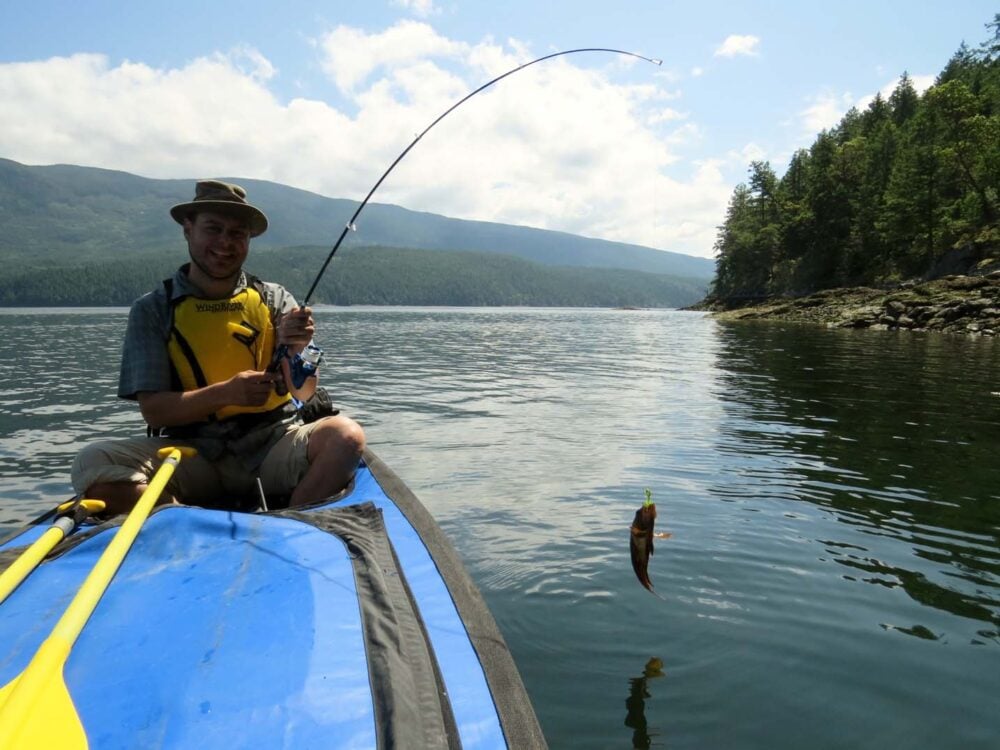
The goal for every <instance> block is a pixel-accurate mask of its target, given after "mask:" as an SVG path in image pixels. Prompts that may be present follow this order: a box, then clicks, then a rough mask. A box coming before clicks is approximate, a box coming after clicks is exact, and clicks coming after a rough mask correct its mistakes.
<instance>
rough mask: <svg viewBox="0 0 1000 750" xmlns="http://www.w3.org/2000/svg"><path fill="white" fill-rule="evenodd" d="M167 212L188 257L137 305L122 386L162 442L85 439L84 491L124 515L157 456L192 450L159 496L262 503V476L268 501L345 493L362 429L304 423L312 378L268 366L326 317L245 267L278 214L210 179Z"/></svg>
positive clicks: (345, 422) (343, 422)
mask: <svg viewBox="0 0 1000 750" xmlns="http://www.w3.org/2000/svg"><path fill="white" fill-rule="evenodd" d="M170 215H171V216H172V217H173V219H174V220H175V221H176V222H177V223H178V224H180V225H181V226H182V227H183V228H184V238H185V239H186V240H187V245H188V253H189V255H190V258H191V262H190V263H188V264H185V265H183V266H181V268H180V269H178V271H177V272H176V273H175V274H174V276H173V278H172V279H168V280H166V281H165V282H164V283H163V285H162V286H161V287H160V288H158V289H156V290H154V291H153V292H151V293H149V294H146V295H145V296H143V297H141V298H140V299H139V300H137V301H136V302H135V304H133V306H132V309H131V312H130V313H129V320H128V328H127V330H126V333H125V342H124V347H123V353H122V364H121V373H120V376H119V383H118V395H119V397H121V398H126V399H132V400H135V401H138V403H139V409H140V411H141V412H142V416H143V418H144V419H145V420H146V422H147V424H148V425H149V427H150V434H153V435H155V434H157V433H158V434H159V435H161V436H160V437H139V438H135V439H130V440H116V441H106V442H100V443H94V444H91V445H88V446H87V447H85V448H84V449H83V450H82V451H80V453H79V454H78V455H77V457H76V461H75V462H74V464H73V470H72V480H73V486H74V488H75V489H76V491H77V492H79V493H82V494H84V496H86V497H90V498H95V499H100V500H104V501H105V502H106V503H107V504H108V511H109V512H112V513H122V512H127V511H128V510H129V509H131V507H132V506H133V505H134V504H135V503H136V501H137V500H138V499H139V497H140V496H141V494H142V492H143V490H145V488H146V486H147V482H148V481H149V478H150V477H151V476H152V475H153V473H154V472H155V471H156V469H157V464H158V461H157V460H156V458H155V457H156V451H157V450H158V449H159V448H161V447H163V446H165V445H178V444H183V445H191V446H193V447H195V448H196V449H197V450H198V455H197V456H196V457H194V458H189V459H185V460H184V461H182V462H181V463H180V465H179V466H178V468H177V470H176V472H175V473H174V476H173V477H172V478H171V481H170V483H169V484H168V485H167V490H166V493H165V497H164V498H163V499H162V500H161V502H169V501H170V500H171V499H173V498H176V499H178V500H181V501H183V502H186V503H190V504H196V505H210V506H216V507H242V508H247V507H252V506H253V505H255V504H256V502H257V500H258V496H259V492H260V490H259V489H258V479H259V480H260V486H261V487H262V488H263V492H264V494H265V497H266V498H268V500H269V503H268V504H269V505H275V504H282V505H283V504H284V502H288V503H289V504H290V505H293V506H295V505H303V504H306V503H310V502H314V501H318V500H321V499H323V498H326V497H329V496H330V495H332V494H334V493H336V492H338V491H339V490H341V489H342V488H343V487H345V486H346V485H347V483H348V482H349V481H350V479H351V477H352V476H353V475H354V471H355V469H356V468H357V465H358V460H359V458H360V456H361V453H362V451H363V450H364V447H365V436H364V431H363V430H362V429H361V427H360V425H358V424H357V423H356V422H354V421H353V420H351V419H349V418H347V417H345V416H343V415H340V414H338V413H337V412H336V411H335V410H333V409H328V410H327V412H326V413H328V414H330V416H326V417H323V418H321V419H318V420H316V421H311V422H309V423H308V424H307V423H305V422H304V421H303V417H302V413H301V412H300V411H299V410H298V409H296V405H295V402H294V401H293V400H292V396H294V397H295V399H297V400H298V401H299V402H307V401H309V399H310V397H312V396H313V395H314V393H315V392H316V377H315V374H314V375H313V376H312V377H307V378H306V379H305V381H304V382H303V383H302V385H301V386H299V387H296V386H295V383H294V382H293V379H292V376H291V368H290V366H289V358H286V359H283V360H282V361H281V368H280V372H269V371H268V365H269V363H270V362H271V361H272V359H273V354H274V351H275V348H276V347H277V346H281V345H284V346H286V347H287V350H288V354H289V357H292V356H294V355H296V354H299V353H301V352H302V351H303V350H304V349H305V347H306V346H307V345H308V344H309V343H310V342H311V341H312V337H313V333H314V331H315V323H314V321H313V318H312V312H311V310H310V309H309V308H300V307H298V306H297V305H296V303H295V300H294V299H293V298H292V296H291V295H290V294H289V293H288V292H287V291H286V290H285V289H284V288H283V287H281V286H279V285H277V284H272V283H267V282H261V281H259V280H258V279H255V278H254V277H252V276H250V275H248V274H246V273H245V272H244V271H243V263H244V261H245V260H246V257H247V253H248V251H249V248H250V238H251V237H256V236H258V235H260V234H262V233H263V232H264V231H265V230H266V229H267V217H266V216H264V214H263V212H261V211H260V209H258V208H256V207H255V206H252V205H251V204H249V203H248V202H247V199H246V191H245V190H243V188H241V187H239V186H238V185H230V184H227V183H224V182H219V181H215V180H207V181H202V182H199V183H198V184H197V187H196V192H195V198H194V200H193V201H191V202H189V203H181V204H179V205H176V206H174V207H173V208H171V209H170ZM171 496H172V497H171ZM283 500H284V502H283Z"/></svg>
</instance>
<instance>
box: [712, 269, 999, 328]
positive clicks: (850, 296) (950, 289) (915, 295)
mask: <svg viewBox="0 0 1000 750" xmlns="http://www.w3.org/2000/svg"><path fill="white" fill-rule="evenodd" d="M694 309H701V310H707V311H709V312H711V313H712V315H713V317H715V318H717V319H719V320H767V319H776V320H790V321H800V322H807V323H816V324H821V325H826V326H827V327H831V328H870V329H874V330H898V329H905V330H910V331H939V332H941V333H952V334H963V335H971V336H997V335H1000V271H993V272H992V273H989V274H987V275H984V276H945V277H943V278H940V279H935V280H933V281H926V282H907V283H905V284H902V285H901V286H900V287H898V288H896V289H892V290H888V291H887V290H883V289H871V288H868V287H852V288H845V289H826V290H823V291H820V292H816V293H814V294H810V295H807V296H805V297H795V298H777V299H769V300H762V301H759V302H754V303H752V304H749V305H746V306H744V307H739V308H732V309H730V308H727V307H724V306H723V305H721V304H719V303H718V301H712V300H706V301H705V303H703V304H701V305H699V306H697V307H696V308H694Z"/></svg>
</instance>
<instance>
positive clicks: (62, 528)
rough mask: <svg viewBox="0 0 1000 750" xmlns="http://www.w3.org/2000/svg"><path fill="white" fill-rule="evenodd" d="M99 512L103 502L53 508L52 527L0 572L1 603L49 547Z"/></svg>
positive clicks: (70, 503) (64, 504) (78, 503)
mask: <svg viewBox="0 0 1000 750" xmlns="http://www.w3.org/2000/svg"><path fill="white" fill-rule="evenodd" d="M102 510H104V501H103V500H80V501H73V500H70V501H69V502H66V503H63V504H62V505H60V506H59V507H58V508H56V514H57V515H56V520H55V521H53V522H52V526H51V527H50V528H49V529H48V530H47V531H46V532H45V533H44V534H42V535H41V536H40V537H38V539H36V540H35V542H34V544H32V545H31V546H30V547H28V549H26V550H25V551H24V552H22V553H21V554H20V555H19V556H18V558H17V559H16V560H15V561H14V562H12V563H11V564H10V565H9V566H8V567H7V569H6V570H5V571H4V572H3V573H0V602H3V601H4V599H6V598H7V597H8V596H10V594H11V592H12V591H13V590H14V589H16V588H17V587H18V586H20V585H21V581H23V580H24V579H25V578H27V577H28V576H29V575H30V574H31V571H33V570H34V569H35V568H37V567H38V564H39V563H40V562H41V561H42V560H44V559H45V556H46V555H47V554H49V552H51V551H52V548H53V547H55V546H56V545H57V544H59V542H61V541H62V540H63V538H64V537H65V536H67V535H68V534H70V533H71V532H72V531H73V529H75V528H76V527H77V526H79V525H80V522H81V521H83V519H85V518H86V517H87V516H89V515H91V514H93V513H100V512H101V511H102ZM70 511H72V512H70ZM59 514H62V515H59Z"/></svg>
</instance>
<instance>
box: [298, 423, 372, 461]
mask: <svg viewBox="0 0 1000 750" xmlns="http://www.w3.org/2000/svg"><path fill="white" fill-rule="evenodd" d="M364 450H365V431H364V429H362V427H361V425H359V424H358V423H357V422H355V421H354V420H353V419H350V418H349V417H344V416H339V415H338V416H336V417H327V418H326V419H324V420H322V421H321V422H319V423H318V424H317V425H316V428H315V429H314V430H313V431H312V434H311V435H310V436H309V453H310V457H311V458H315V457H318V456H320V455H325V456H330V455H331V454H334V455H336V456H339V457H343V458H347V459H350V458H354V459H358V458H361V454H362V453H364Z"/></svg>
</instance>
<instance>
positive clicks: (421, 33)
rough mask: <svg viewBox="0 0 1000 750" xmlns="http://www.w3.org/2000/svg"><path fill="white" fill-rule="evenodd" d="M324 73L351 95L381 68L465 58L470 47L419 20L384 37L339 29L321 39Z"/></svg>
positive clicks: (388, 31) (405, 23) (399, 25)
mask: <svg viewBox="0 0 1000 750" xmlns="http://www.w3.org/2000/svg"><path fill="white" fill-rule="evenodd" d="M320 49H321V53H322V55H323V70H324V72H326V73H327V75H329V76H330V77H331V78H332V79H333V81H334V82H335V83H336V84H337V86H338V87H339V88H340V89H341V90H342V91H344V92H351V91H353V90H354V88H355V87H356V86H358V85H359V84H361V83H363V82H364V81H365V80H366V79H367V78H368V77H369V76H370V75H372V74H373V73H375V72H376V71H377V70H379V69H384V70H391V69H393V68H398V67H399V66H401V65H407V64H410V63H412V62H414V61H417V60H422V59H424V58H451V59H454V58H461V57H463V56H465V55H467V54H468V52H469V46H468V45H466V44H464V43H461V42H453V41H451V40H449V39H446V38H445V37H443V36H441V35H440V34H438V33H437V32H436V31H434V29H433V27H431V26H429V25H427V24H425V23H421V22H419V21H401V22H400V23H397V24H395V25H394V26H391V27H389V28H388V29H386V30H385V31H383V32H382V33H380V34H367V33H365V32H364V31H363V30H361V29H357V28H354V27H351V26H338V27H337V28H336V29H334V30H333V31H331V32H330V33H328V34H325V35H324V36H323V37H322V39H321V40H320Z"/></svg>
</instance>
